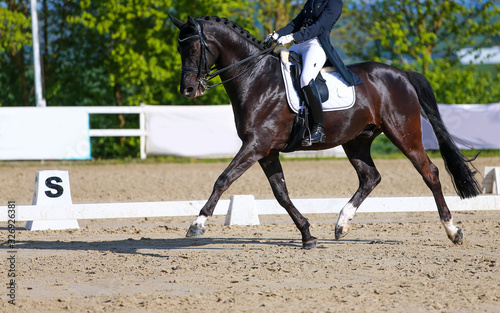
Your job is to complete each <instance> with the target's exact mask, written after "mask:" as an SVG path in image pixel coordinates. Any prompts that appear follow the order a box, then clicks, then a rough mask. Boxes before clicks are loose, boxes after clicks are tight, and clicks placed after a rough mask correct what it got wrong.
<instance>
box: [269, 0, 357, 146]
mask: <svg viewBox="0 0 500 313" xmlns="http://www.w3.org/2000/svg"><path fill="white" fill-rule="evenodd" d="M342 6H343V1H342V0H307V1H306V3H305V4H304V7H303V8H302V11H300V13H299V14H298V15H297V17H295V18H294V19H293V20H292V21H291V22H290V23H289V24H288V25H286V26H285V27H283V28H282V29H280V30H278V31H276V32H273V33H272V34H269V35H268V36H267V38H266V43H267V42H269V41H270V40H277V42H278V44H280V45H286V44H287V43H290V42H292V41H294V43H295V44H294V45H293V46H292V47H291V48H290V51H295V52H297V53H298V54H300V55H302V63H303V66H302V67H303V69H302V75H301V77H300V86H301V88H302V91H303V94H304V95H305V97H306V102H307V104H308V105H309V108H310V110H311V116H312V120H313V127H312V133H311V138H310V139H309V138H307V139H306V138H304V140H303V141H302V145H304V146H308V145H311V144H312V143H318V142H325V138H326V136H325V132H324V122H323V106H322V104H321V100H320V96H319V92H318V90H317V88H316V83H315V82H314V79H315V78H316V77H317V76H318V74H319V72H320V71H321V68H322V67H323V66H324V64H325V62H326V60H327V59H328V60H329V61H330V63H332V65H334V66H335V67H336V68H337V71H338V72H339V73H340V74H341V75H342V77H343V78H344V80H345V81H346V83H347V84H348V85H349V86H354V85H358V84H362V83H363V81H362V80H361V78H359V76H358V75H356V74H354V73H352V72H351V71H350V70H349V69H347V67H346V66H345V65H344V63H343V62H342V60H341V59H340V56H339V55H338V54H337V52H336V51H335V49H334V48H333V46H332V44H331V42H330V32H331V30H332V28H333V26H334V25H335V23H336V22H337V20H338V19H339V17H340V15H341V13H342Z"/></svg>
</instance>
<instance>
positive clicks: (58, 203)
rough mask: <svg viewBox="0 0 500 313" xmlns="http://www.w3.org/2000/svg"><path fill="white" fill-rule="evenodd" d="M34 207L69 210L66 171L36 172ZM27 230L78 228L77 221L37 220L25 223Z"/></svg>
mask: <svg viewBox="0 0 500 313" xmlns="http://www.w3.org/2000/svg"><path fill="white" fill-rule="evenodd" d="M32 204H33V205H34V206H37V205H44V206H53V208H54V210H71V206H72V205H73V201H72V200H71V189H70V187H69V175H68V172H67V171H56V170H48V171H37V172H36V175H35V191H34V193H33V202H32ZM25 228H26V229H27V230H47V229H53V230H56V229H73V228H80V226H79V225H78V221H77V220H39V221H28V222H26V227H25Z"/></svg>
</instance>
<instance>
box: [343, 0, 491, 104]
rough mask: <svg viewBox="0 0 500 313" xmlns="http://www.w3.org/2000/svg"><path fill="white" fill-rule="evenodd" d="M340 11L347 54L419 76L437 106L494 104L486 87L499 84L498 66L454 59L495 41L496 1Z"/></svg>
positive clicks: (372, 5) (388, 2) (404, 2)
mask: <svg viewBox="0 0 500 313" xmlns="http://www.w3.org/2000/svg"><path fill="white" fill-rule="evenodd" d="M345 8H346V10H345V16H347V17H346V18H344V21H346V20H347V22H346V24H345V25H346V26H345V27H344V28H343V29H342V32H343V33H344V36H345V37H344V38H345V39H346V40H345V41H344V49H345V50H346V51H347V53H348V54H350V55H354V56H356V57H357V58H358V59H362V60H373V61H379V62H387V63H392V64H393V65H395V66H397V67H400V68H403V69H405V70H413V71H419V72H421V73H423V74H424V75H426V76H427V78H428V79H429V80H430V81H431V83H432V85H433V87H434V90H435V92H436V96H437V100H438V102H441V103H491V102H497V101H499V99H500V93H499V92H498V88H489V87H488V86H491V85H498V84H500V76H499V75H498V72H500V70H498V67H497V70H492V71H482V70H480V67H478V66H475V65H470V66H462V65H460V62H459V61H460V60H459V58H458V57H457V55H456V53H457V52H458V51H459V50H460V49H462V48H465V47H469V48H470V47H472V48H474V49H477V48H480V47H485V46H488V45H491V44H494V43H495V42H498V34H500V18H499V14H500V7H499V6H498V1H494V0H478V1H466V0H458V1H457V0H455V1H448V0H420V1H413V0H412V1H410V0H384V1H381V0H375V1H373V0H353V1H349V2H347V3H346V5H345ZM348 38H349V39H348ZM473 51H474V50H473Z"/></svg>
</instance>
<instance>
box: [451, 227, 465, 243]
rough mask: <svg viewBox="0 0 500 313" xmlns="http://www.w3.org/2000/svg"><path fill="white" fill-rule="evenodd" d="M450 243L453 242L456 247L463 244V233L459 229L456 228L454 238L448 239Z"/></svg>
mask: <svg viewBox="0 0 500 313" xmlns="http://www.w3.org/2000/svg"><path fill="white" fill-rule="evenodd" d="M450 240H451V241H453V243H454V244H456V245H461V244H462V243H464V233H463V232H462V230H461V229H460V227H458V226H457V233H456V234H455V237H453V238H450Z"/></svg>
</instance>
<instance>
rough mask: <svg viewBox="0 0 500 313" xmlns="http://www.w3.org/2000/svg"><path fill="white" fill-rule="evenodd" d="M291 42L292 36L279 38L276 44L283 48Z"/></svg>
mask: <svg viewBox="0 0 500 313" xmlns="http://www.w3.org/2000/svg"><path fill="white" fill-rule="evenodd" d="M292 41H293V34H290V35H286V36H281V37H280V38H278V44H279V45H281V46H284V45H286V44H287V43H290V42H292Z"/></svg>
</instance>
